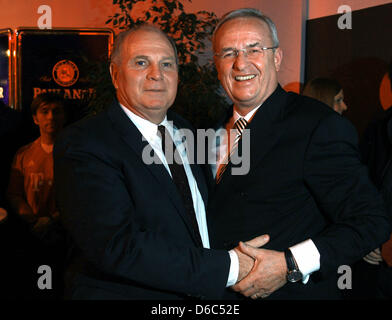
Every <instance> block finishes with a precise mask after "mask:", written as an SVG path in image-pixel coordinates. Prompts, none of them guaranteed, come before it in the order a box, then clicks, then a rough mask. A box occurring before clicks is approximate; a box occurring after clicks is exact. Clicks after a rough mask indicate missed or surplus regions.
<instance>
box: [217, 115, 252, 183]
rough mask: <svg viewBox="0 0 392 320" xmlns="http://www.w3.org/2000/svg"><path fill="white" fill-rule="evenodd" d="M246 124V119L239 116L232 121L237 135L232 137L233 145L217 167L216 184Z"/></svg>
mask: <svg viewBox="0 0 392 320" xmlns="http://www.w3.org/2000/svg"><path fill="white" fill-rule="evenodd" d="M247 124H248V121H246V120H245V118H239V119H238V120H237V121H236V122H235V123H234V126H233V129H236V130H237V135H236V137H235V139H234V143H233V146H232V147H231V149H230V151H229V152H228V153H227V155H226V157H225V159H224V160H223V161H222V163H221V165H220V166H219V167H218V171H217V172H216V177H215V182H216V183H217V184H218V183H219V181H220V180H221V179H222V176H223V173H224V172H225V170H226V168H227V166H228V164H229V162H230V158H231V156H232V155H233V152H234V150H235V149H236V148H237V145H238V142H239V141H240V139H241V136H242V131H243V130H244V129H245V127H246V126H247Z"/></svg>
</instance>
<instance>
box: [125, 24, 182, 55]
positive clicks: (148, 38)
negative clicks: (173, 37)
mask: <svg viewBox="0 0 392 320" xmlns="http://www.w3.org/2000/svg"><path fill="white" fill-rule="evenodd" d="M125 41H126V43H124V51H123V53H124V54H125V56H126V57H128V58H130V57H131V55H132V56H149V55H150V53H152V54H158V53H159V54H163V55H165V56H166V57H170V58H172V57H173V58H174V59H175V56H174V50H173V48H172V46H171V44H170V43H169V41H168V40H167V39H166V38H165V37H164V36H162V35H161V34H159V33H158V32H154V31H152V30H139V31H136V32H135V33H133V34H130V35H129V36H128V38H127V39H126V40H125ZM158 50H162V51H158ZM146 53H147V54H146Z"/></svg>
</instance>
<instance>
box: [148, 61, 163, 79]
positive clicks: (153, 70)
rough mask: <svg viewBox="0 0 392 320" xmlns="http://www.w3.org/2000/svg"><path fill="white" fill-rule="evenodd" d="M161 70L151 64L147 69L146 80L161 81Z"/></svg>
mask: <svg viewBox="0 0 392 320" xmlns="http://www.w3.org/2000/svg"><path fill="white" fill-rule="evenodd" d="M162 78H163V77H162V70H161V68H160V66H159V65H158V64H155V63H153V64H151V65H150V67H149V69H148V74H147V79H149V80H156V81H158V80H162Z"/></svg>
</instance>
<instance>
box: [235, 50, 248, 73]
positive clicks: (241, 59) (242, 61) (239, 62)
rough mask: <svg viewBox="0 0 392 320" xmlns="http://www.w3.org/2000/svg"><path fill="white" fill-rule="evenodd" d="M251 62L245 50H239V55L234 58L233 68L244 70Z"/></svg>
mask: <svg viewBox="0 0 392 320" xmlns="http://www.w3.org/2000/svg"><path fill="white" fill-rule="evenodd" d="M248 63H249V61H248V57H247V54H246V52H245V51H243V50H240V51H238V55H237V57H236V58H235V60H234V65H233V68H234V69H236V70H242V69H244V68H245V66H246V65H247V64H248Z"/></svg>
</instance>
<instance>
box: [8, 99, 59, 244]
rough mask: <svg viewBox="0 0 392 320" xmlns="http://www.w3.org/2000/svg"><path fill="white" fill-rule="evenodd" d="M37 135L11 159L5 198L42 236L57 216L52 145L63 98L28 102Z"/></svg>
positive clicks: (33, 230) (39, 235)
mask: <svg viewBox="0 0 392 320" xmlns="http://www.w3.org/2000/svg"><path fill="white" fill-rule="evenodd" d="M31 112H32V116H33V120H34V123H35V124H36V125H37V126H38V127H39V131H40V137H39V138H38V139H36V140H35V141H33V142H32V143H30V144H28V145H26V146H23V147H22V148H20V149H19V150H18V151H17V153H16V155H15V157H14V160H13V163H12V167H11V173H10V179H9V180H10V181H9V185H8V190H7V197H8V201H9V203H10V206H11V208H12V209H13V211H14V212H16V213H17V214H18V215H19V216H20V217H21V218H22V219H23V220H24V221H25V222H27V223H28V224H29V225H30V226H31V229H32V232H33V233H34V234H36V235H37V236H38V237H43V236H44V234H45V233H46V231H47V228H48V227H49V226H50V224H51V223H52V222H53V221H55V220H57V219H58V211H57V209H56V205H55V199H54V188H53V156H52V152H53V145H54V141H55V138H56V136H57V134H58V133H59V131H60V130H61V129H62V128H63V126H64V124H65V120H66V118H65V110H64V103H63V100H62V99H61V98H60V97H58V96H56V95H53V94H49V93H45V94H41V95H39V96H37V97H36V98H35V99H34V100H33V102H32V104H31Z"/></svg>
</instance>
